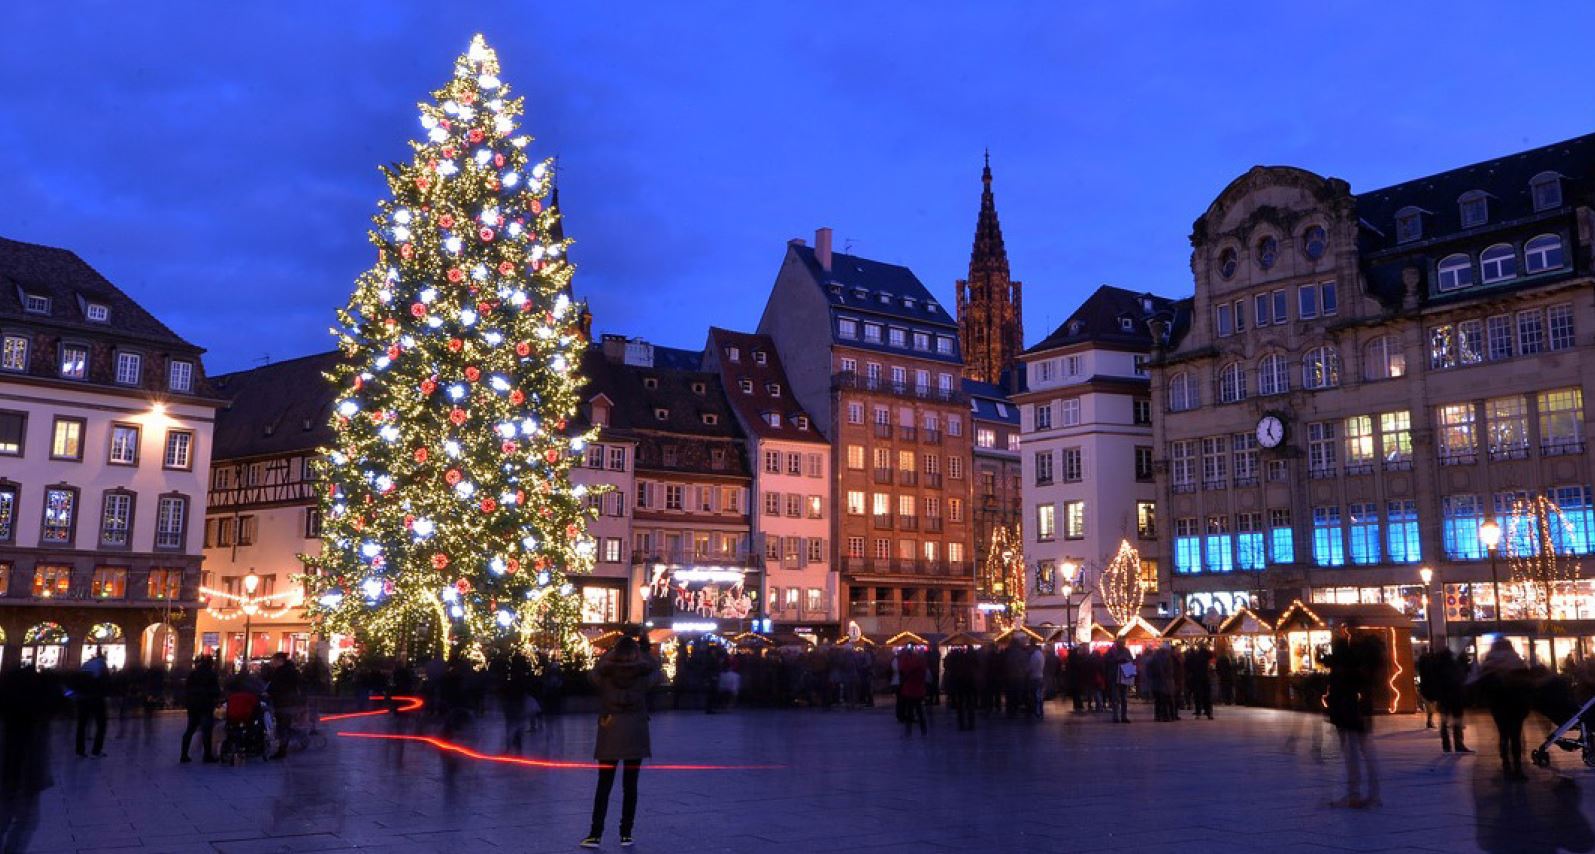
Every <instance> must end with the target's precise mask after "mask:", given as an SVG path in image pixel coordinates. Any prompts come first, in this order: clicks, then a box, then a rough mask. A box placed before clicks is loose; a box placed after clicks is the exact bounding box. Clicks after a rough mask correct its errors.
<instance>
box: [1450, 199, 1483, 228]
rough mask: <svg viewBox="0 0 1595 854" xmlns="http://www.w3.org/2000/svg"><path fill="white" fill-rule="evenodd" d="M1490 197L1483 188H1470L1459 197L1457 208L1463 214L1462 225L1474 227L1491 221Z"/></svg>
mask: <svg viewBox="0 0 1595 854" xmlns="http://www.w3.org/2000/svg"><path fill="white" fill-rule="evenodd" d="M1489 199H1490V197H1489V196H1487V195H1485V193H1484V191H1483V190H1469V191H1467V192H1466V193H1463V194H1462V195H1461V196H1460V197H1459V198H1458V199H1457V209H1458V210H1459V211H1460V212H1461V214H1462V227H1463V228H1473V227H1475V226H1480V225H1484V224H1485V223H1487V222H1489V221H1490V201H1489Z"/></svg>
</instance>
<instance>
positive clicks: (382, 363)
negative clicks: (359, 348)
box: [375, 300, 393, 371]
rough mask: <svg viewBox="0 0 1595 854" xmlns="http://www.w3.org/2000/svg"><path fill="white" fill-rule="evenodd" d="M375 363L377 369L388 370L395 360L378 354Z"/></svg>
mask: <svg viewBox="0 0 1595 854" xmlns="http://www.w3.org/2000/svg"><path fill="white" fill-rule="evenodd" d="M384 302H386V300H384ZM375 364H376V366H377V370H379V371H384V370H387V368H388V366H389V365H391V364H393V360H392V359H389V358H388V357H387V356H378V357H377V361H376V363H375Z"/></svg>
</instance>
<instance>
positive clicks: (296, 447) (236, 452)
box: [210, 350, 338, 461]
mask: <svg viewBox="0 0 1595 854" xmlns="http://www.w3.org/2000/svg"><path fill="white" fill-rule="evenodd" d="M337 362H338V352H337V351H335V350H334V351H331V352H327V353H316V354H315V355H312V356H301V357H300V358H297V359H289V360H287V361H283V362H276V363H274V364H270V365H265V366H263V367H259V368H255V369H253V370H248V371H238V372H236V373H231V374H222V375H221V376H217V377H211V378H210V382H211V387H212V388H213V389H214V390H215V392H216V394H217V395H218V396H220V397H222V398H225V399H226V400H227V401H228V403H227V405H226V406H224V407H222V408H221V409H220V410H219V411H217V413H216V430H215V442H216V445H215V450H214V451H213V453H212V457H213V458H214V459H215V460H218V461H220V460H229V459H243V458H247V457H263V456H272V455H276V454H290V453H302V452H306V451H313V450H315V449H316V448H319V447H322V446H324V445H328V444H331V443H332V441H333V434H332V427H331V426H330V425H329V423H328V422H329V419H330V418H331V415H332V404H333V402H334V399H335V398H336V397H337V394H336V393H335V389H334V388H333V385H332V383H331V382H329V381H328V380H327V379H326V374H327V372H328V371H331V370H332V368H333V366H334V365H336V364H337Z"/></svg>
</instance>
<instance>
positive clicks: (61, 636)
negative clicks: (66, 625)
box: [22, 623, 70, 670]
mask: <svg viewBox="0 0 1595 854" xmlns="http://www.w3.org/2000/svg"><path fill="white" fill-rule="evenodd" d="M69 640H70V638H69V637H68V635H67V633H66V629H63V628H61V625H60V624H59V623H39V624H38V625H36V626H34V627H33V628H31V629H28V630H27V631H26V632H24V633H23V635H22V663H23V664H32V665H33V666H34V667H36V668H38V669H39V670H54V669H55V668H57V667H61V666H62V665H64V664H66V645H67V642H68V641H69Z"/></svg>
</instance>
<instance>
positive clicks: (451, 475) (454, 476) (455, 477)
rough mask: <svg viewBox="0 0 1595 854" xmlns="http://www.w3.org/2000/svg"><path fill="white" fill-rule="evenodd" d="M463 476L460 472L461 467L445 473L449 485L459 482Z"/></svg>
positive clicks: (444, 476) (444, 477)
mask: <svg viewBox="0 0 1595 854" xmlns="http://www.w3.org/2000/svg"><path fill="white" fill-rule="evenodd" d="M461 477H462V475H461V474H460V470H459V469H449V470H448V471H446V472H444V473H443V480H444V481H445V482H447V483H448V485H449V486H453V485H454V484H456V483H459V482H460V478H461Z"/></svg>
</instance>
